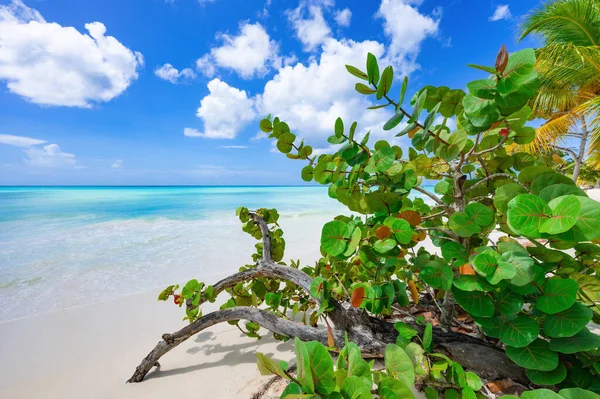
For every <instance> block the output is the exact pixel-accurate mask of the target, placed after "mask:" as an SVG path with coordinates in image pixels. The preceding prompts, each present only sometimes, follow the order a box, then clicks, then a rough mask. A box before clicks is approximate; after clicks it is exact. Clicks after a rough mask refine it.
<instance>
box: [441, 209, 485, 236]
mask: <svg viewBox="0 0 600 399" xmlns="http://www.w3.org/2000/svg"><path fill="white" fill-rule="evenodd" d="M493 220H494V213H493V212H492V210H491V209H490V208H488V207H487V206H485V205H483V204H480V203H477V202H472V203H470V204H469V205H467V206H466V208H465V211H464V212H454V213H453V214H452V216H451V217H450V221H449V223H448V226H449V227H450V229H451V230H452V231H454V232H455V233H456V234H457V235H459V236H460V237H470V236H472V235H473V234H477V233H480V232H481V227H482V226H487V225H489V224H490V223H492V221H493Z"/></svg>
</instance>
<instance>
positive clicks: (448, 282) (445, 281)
mask: <svg viewBox="0 0 600 399" xmlns="http://www.w3.org/2000/svg"><path fill="white" fill-rule="evenodd" d="M419 276H420V277H421V279H423V281H425V282H426V283H427V284H429V285H430V286H432V287H433V288H436V289H442V290H444V291H447V290H449V289H450V287H452V278H453V276H454V272H453V271H452V268H451V267H450V266H447V265H443V264H440V263H438V262H431V263H430V264H428V265H427V266H425V267H424V268H423V269H422V270H421V273H420V274H419Z"/></svg>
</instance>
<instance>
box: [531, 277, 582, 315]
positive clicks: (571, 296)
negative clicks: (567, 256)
mask: <svg viewBox="0 0 600 399" xmlns="http://www.w3.org/2000/svg"><path fill="white" fill-rule="evenodd" d="M578 290H579V284H578V283H577V281H575V280H571V279H568V278H560V277H553V278H551V279H549V280H548V281H546V282H545V283H544V285H543V286H542V291H543V293H544V295H542V296H540V297H538V299H537V301H536V303H535V307H536V308H538V309H539V310H541V311H542V312H545V313H548V314H555V313H559V312H562V311H563V310H567V309H569V308H570V307H571V306H572V305H573V304H574V303H575V301H576V300H577V291H578Z"/></svg>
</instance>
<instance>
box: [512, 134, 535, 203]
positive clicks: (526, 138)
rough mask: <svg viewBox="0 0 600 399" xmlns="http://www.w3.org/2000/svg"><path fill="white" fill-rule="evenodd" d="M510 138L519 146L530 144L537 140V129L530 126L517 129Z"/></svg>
mask: <svg viewBox="0 0 600 399" xmlns="http://www.w3.org/2000/svg"><path fill="white" fill-rule="evenodd" d="M510 138H512V139H513V141H514V142H515V143H517V144H521V145H523V144H529V143H531V142H532V141H533V140H534V139H535V129H534V128H532V127H530V126H524V127H518V128H515V129H514V134H511V136H510ZM532 191H533V190H532Z"/></svg>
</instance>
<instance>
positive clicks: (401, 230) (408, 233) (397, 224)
mask: <svg viewBox="0 0 600 399" xmlns="http://www.w3.org/2000/svg"><path fill="white" fill-rule="evenodd" d="M383 224H384V225H386V226H388V227H389V228H390V229H391V230H392V234H393V235H394V236H395V237H396V240H398V242H399V243H400V244H408V243H409V242H410V241H411V240H412V236H413V229H412V227H411V226H410V223H409V222H408V221H406V220H404V219H398V218H396V217H394V216H391V217H388V218H387V219H385V221H384V222H383Z"/></svg>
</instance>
